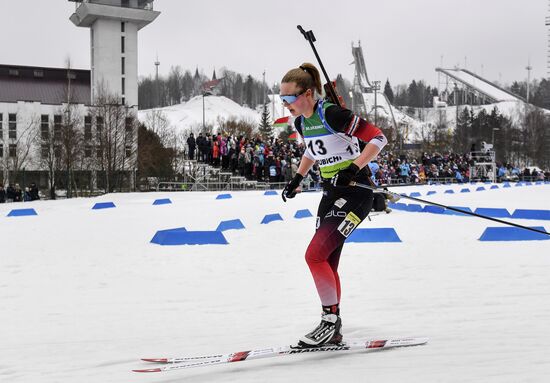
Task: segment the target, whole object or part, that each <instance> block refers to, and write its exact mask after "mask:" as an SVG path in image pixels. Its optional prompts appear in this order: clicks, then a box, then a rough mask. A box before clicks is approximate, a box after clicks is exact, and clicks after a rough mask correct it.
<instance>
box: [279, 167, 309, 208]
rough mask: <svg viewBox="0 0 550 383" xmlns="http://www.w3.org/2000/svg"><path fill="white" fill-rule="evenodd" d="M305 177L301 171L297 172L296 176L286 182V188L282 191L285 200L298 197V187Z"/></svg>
mask: <svg viewBox="0 0 550 383" xmlns="http://www.w3.org/2000/svg"><path fill="white" fill-rule="evenodd" d="M303 179H304V176H303V175H301V174H300V173H296V175H295V176H294V178H293V179H292V180H291V181H290V182H289V183H287V184H286V186H285V188H284V189H283V192H282V193H281V197H283V201H284V202H286V199H287V198H294V197H296V193H297V192H296V189H298V187H299V186H300V183H301V182H302V180H303Z"/></svg>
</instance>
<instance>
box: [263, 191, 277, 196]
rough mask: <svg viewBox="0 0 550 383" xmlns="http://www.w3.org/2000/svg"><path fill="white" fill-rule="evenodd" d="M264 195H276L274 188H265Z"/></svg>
mask: <svg viewBox="0 0 550 383" xmlns="http://www.w3.org/2000/svg"><path fill="white" fill-rule="evenodd" d="M264 195H278V194H277V192H276V191H275V190H266V191H265V193H264Z"/></svg>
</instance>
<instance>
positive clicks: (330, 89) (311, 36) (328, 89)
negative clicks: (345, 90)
mask: <svg viewBox="0 0 550 383" xmlns="http://www.w3.org/2000/svg"><path fill="white" fill-rule="evenodd" d="M297 28H298V30H299V31H300V32H302V35H304V37H305V39H306V40H307V41H309V44H310V45H311V49H313V53H314V54H315V57H316V58H317V62H318V63H319V66H320V67H321V71H323V74H324V75H325V79H326V80H327V85H326V86H325V91H326V92H327V93H330V95H328V96H329V97H330V98H331V100H332V102H333V103H335V104H337V105H338V106H342V105H341V104H340V100H339V98H338V93H336V89H334V87H333V86H332V81H330V78H329V77H328V74H327V71H326V70H325V66H324V65H323V63H322V62H321V58H320V57H319V54H318V53H317V49H315V45H314V44H313V43H314V42H315V41H316V40H315V35H314V34H313V31H311V30H310V31H307V32H306V31H305V30H304V28H302V26H301V25H298V26H297Z"/></svg>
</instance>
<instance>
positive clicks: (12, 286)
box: [0, 185, 550, 383]
mask: <svg viewBox="0 0 550 383" xmlns="http://www.w3.org/2000/svg"><path fill="white" fill-rule="evenodd" d="M463 187H470V189H471V190H472V191H473V190H475V187H474V186H471V185H465V186H462V185H455V186H421V187H410V188H399V189H397V190H398V191H399V192H410V191H420V192H421V193H422V196H421V197H420V198H423V199H427V200H433V201H435V202H439V203H443V204H448V205H453V206H468V207H471V208H472V210H473V209H474V208H476V207H505V208H508V209H509V211H510V212H511V213H512V212H513V210H514V209H515V208H527V209H550V202H549V201H550V200H549V199H548V195H549V192H550V185H542V186H539V185H536V186H528V187H518V188H516V187H513V188H509V189H499V190H487V191H484V192H473V193H464V194H462V193H459V194H453V195H449V194H443V191H444V190H446V189H449V188H453V189H455V191H459V190H460V189H461V188H463ZM428 190H437V191H438V193H437V194H434V195H431V196H429V197H426V192H427V191H428ZM217 194H218V193H206V192H205V193H130V194H111V195H106V196H102V197H98V198H95V199H73V200H60V201H39V202H31V203H25V204H24V205H23V204H2V205H0V225H1V227H2V250H1V252H0V254H1V255H0V302H2V310H1V311H0V339H1V342H0V381H2V382H4V381H5V382H10V383H19V382H24V383H27V382H40V383H54V382H55V383H58V382H75V381H78V382H81V383H82V382H102V383H105V382H145V381H146V382H174V383H176V382H178V383H179V382H184V381H185V382H212V381H215V382H235V381H238V382H259V381H265V382H288V381H296V380H297V379H299V380H300V381H303V382H317V381H320V380H322V379H326V377H327V376H329V377H334V379H338V381H346V382H347V381H376V382H397V381H407V382H542V381H545V380H546V377H547V376H548V374H549V373H550V361H549V359H548V357H547V354H548V353H547V348H548V347H547V345H548V344H549V343H550V332H549V331H548V328H547V326H548V323H550V305H549V304H548V302H549V301H550V278H549V275H550V241H530V242H480V241H478V238H479V237H480V235H481V234H482V232H483V230H484V229H485V228H486V227H488V226H499V225H498V224H497V223H494V222H489V221H485V220H482V219H478V218H472V217H456V216H444V215H436V214H428V213H409V212H402V211H394V212H393V213H391V214H389V215H379V216H375V217H374V218H373V221H372V222H368V221H366V222H364V223H363V224H362V225H361V227H393V228H395V230H396V231H397V233H398V235H399V236H400V237H401V239H402V241H403V242H402V243H392V244H384V243H374V244H353V243H350V244H347V245H346V247H345V249H344V252H343V255H342V259H341V262H340V275H341V279H342V288H343V296H342V305H341V307H342V319H343V326H344V327H343V330H344V336H345V337H346V336H347V337H350V338H356V337H377V338H383V337H386V336H427V337H429V338H430V342H429V343H428V344H427V345H425V346H419V347H411V348H403V349H396V350H388V351H381V352H354V353H346V354H333V355H326V354H325V355H295V356H288V357H284V358H280V359H271V360H258V361H247V362H245V363H234V364H230V365H224V366H215V367H207V368H202V369H196V370H189V371H176V372H171V373H164V374H144V375H139V374H136V373H133V372H131V371H130V370H131V369H133V368H147V367H145V366H148V367H150V365H145V363H143V362H140V361H139V359H140V358H142V357H171V356H177V357H179V356H186V355H201V354H211V353H224V352H233V351H241V350H248V349H250V348H260V347H269V346H279V345H285V344H290V343H293V342H295V341H296V340H297V339H298V337H300V336H301V335H303V334H304V333H306V332H307V331H309V330H311V328H313V327H314V326H315V325H317V323H318V320H319V314H320V308H319V300H318V297H317V294H316V291H315V289H314V285H313V281H312V278H311V276H310V274H309V270H308V268H307V265H306V264H305V261H304V252H305V249H306V247H307V244H308V242H309V239H310V237H311V236H312V234H313V231H314V226H315V218H306V219H294V218H293V216H294V213H295V212H296V210H298V209H306V208H307V209H309V210H310V211H311V212H312V213H313V214H314V215H315V212H316V207H317V203H318V201H319V199H320V197H321V195H320V194H319V193H304V194H302V195H299V196H297V197H296V198H295V199H293V200H290V201H289V202H287V203H286V204H284V203H283V202H282V201H281V198H280V196H264V195H263V192H260V191H257V192H232V195H233V198H232V199H229V200H215V197H216V195H217ZM157 198H171V199H172V202H173V204H172V205H163V206H152V205H151V204H152V202H153V201H154V200H155V199H157ZM106 201H112V202H114V203H115V204H116V206H117V207H116V208H115V209H106V210H97V211H96V210H91V207H92V206H93V205H94V204H95V203H96V202H106ZM401 202H406V203H407V202H408V201H407V200H402V201H401ZM411 202H412V201H411ZM22 207H25V208H29V207H33V208H35V209H36V211H37V212H38V214H39V215H38V216H35V217H17V218H8V217H6V215H7V213H8V212H9V211H10V210H11V209H13V208H22ZM271 213H280V214H281V215H282V216H283V218H284V221H283V222H272V223H270V224H268V225H260V221H261V219H262V218H263V216H264V215H266V214H271ZM235 218H239V219H241V221H242V222H243V223H244V225H245V226H246V229H245V230H230V231H226V232H225V233H224V234H225V236H226V238H227V239H228V241H229V242H230V245H226V246H219V245H206V246H166V247H163V246H158V245H154V244H150V243H149V241H150V240H151V238H152V237H153V235H154V234H155V232H156V231H157V230H161V229H169V228H175V227H182V226H184V227H186V228H187V229H188V230H214V229H215V228H216V227H217V225H218V223H219V222H220V221H221V220H229V219H235ZM514 222H517V223H520V224H523V225H529V226H544V227H545V228H546V230H550V224H549V223H548V221H536V220H514Z"/></svg>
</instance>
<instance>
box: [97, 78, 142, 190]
mask: <svg viewBox="0 0 550 383" xmlns="http://www.w3.org/2000/svg"><path fill="white" fill-rule="evenodd" d="M90 110H91V114H92V115H93V117H95V120H96V136H95V140H94V141H95V144H96V166H97V168H98V169H100V170H101V171H102V172H103V174H104V181H105V189H106V191H107V192H112V191H114V190H115V188H117V187H118V189H119V190H120V188H121V187H122V183H123V181H124V179H125V178H129V179H131V177H132V176H133V172H134V171H135V170H136V164H137V124H136V117H135V115H134V111H133V109H132V108H130V107H128V106H127V105H123V104H121V103H120V102H119V97H118V96H117V95H112V94H109V93H108V92H107V91H106V88H105V87H100V90H99V92H98V97H97V99H96V102H95V105H94V106H93V107H91V108H90Z"/></svg>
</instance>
